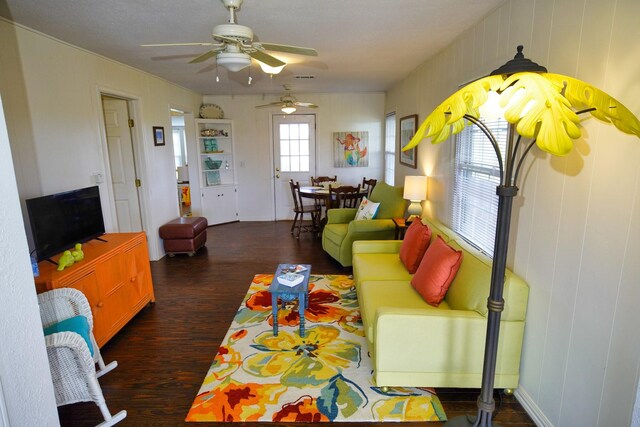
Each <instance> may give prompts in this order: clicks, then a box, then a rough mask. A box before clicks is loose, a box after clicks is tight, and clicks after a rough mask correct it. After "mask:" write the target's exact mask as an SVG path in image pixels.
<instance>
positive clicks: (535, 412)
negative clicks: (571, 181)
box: [513, 386, 554, 427]
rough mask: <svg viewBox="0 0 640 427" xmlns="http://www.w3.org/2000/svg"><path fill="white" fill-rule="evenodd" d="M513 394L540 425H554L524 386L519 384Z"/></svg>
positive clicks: (540, 426) (543, 426) (542, 426)
mask: <svg viewBox="0 0 640 427" xmlns="http://www.w3.org/2000/svg"><path fill="white" fill-rule="evenodd" d="M513 395H514V396H515V397H516V399H517V400H518V402H520V404H521V405H522V407H523V408H524V410H525V411H527V414H529V416H530V417H531V419H532V420H533V422H534V423H536V425H537V426H538V427H554V425H553V423H552V422H551V421H549V419H548V418H547V417H546V416H545V415H544V413H543V412H542V410H541V409H540V408H539V407H538V405H537V404H536V402H535V401H534V400H533V399H532V398H531V396H530V395H529V393H527V391H526V390H525V389H524V388H523V387H522V386H518V388H517V389H516V390H515V391H514V393H513Z"/></svg>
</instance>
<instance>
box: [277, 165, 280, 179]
mask: <svg viewBox="0 0 640 427" xmlns="http://www.w3.org/2000/svg"><path fill="white" fill-rule="evenodd" d="M278 172H280V168H278V167H277V168H276V178H280V174H279V173H278Z"/></svg>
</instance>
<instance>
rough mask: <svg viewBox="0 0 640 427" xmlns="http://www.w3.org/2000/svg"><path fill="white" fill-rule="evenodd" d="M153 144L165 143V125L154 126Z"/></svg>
mask: <svg viewBox="0 0 640 427" xmlns="http://www.w3.org/2000/svg"><path fill="white" fill-rule="evenodd" d="M153 145H155V146H156V147H157V146H160V145H164V127H162V126H154V127H153Z"/></svg>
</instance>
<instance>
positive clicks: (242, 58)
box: [216, 52, 251, 73]
mask: <svg viewBox="0 0 640 427" xmlns="http://www.w3.org/2000/svg"><path fill="white" fill-rule="evenodd" d="M216 61H217V63H218V65H221V66H223V67H224V68H226V69H227V70H229V71H232V72H234V73H235V72H237V71H240V70H242V69H243V68H246V67H248V66H249V65H250V64H251V57H250V56H249V55H247V54H246V53H241V52H220V53H218V56H217V57H216Z"/></svg>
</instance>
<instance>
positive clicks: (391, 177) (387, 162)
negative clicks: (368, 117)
mask: <svg viewBox="0 0 640 427" xmlns="http://www.w3.org/2000/svg"><path fill="white" fill-rule="evenodd" d="M384 129H385V134H384V182H386V183H387V184H389V185H394V182H395V173H396V171H395V169H396V113H389V114H387V117H386V118H385V121H384Z"/></svg>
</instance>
